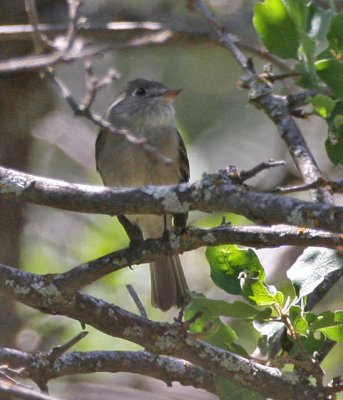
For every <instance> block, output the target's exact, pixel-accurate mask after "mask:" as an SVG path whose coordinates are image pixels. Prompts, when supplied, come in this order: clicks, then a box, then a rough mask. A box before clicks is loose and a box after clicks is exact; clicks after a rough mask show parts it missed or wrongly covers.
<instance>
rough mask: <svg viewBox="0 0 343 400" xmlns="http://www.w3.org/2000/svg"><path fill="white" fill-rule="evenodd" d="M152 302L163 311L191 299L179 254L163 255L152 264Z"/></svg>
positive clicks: (183, 304) (179, 305) (184, 303)
mask: <svg viewBox="0 0 343 400" xmlns="http://www.w3.org/2000/svg"><path fill="white" fill-rule="evenodd" d="M150 276H151V303H152V305H153V306H154V307H157V308H159V309H161V310H162V311H166V310H169V308H171V307H173V306H177V307H182V306H185V305H186V304H187V302H188V301H189V293H188V285H187V281H186V278H185V275H184V273H183V270H182V265H181V262H180V258H179V256H178V255H172V256H167V255H165V256H162V257H161V258H160V259H158V260H156V261H154V262H153V263H151V264H150Z"/></svg>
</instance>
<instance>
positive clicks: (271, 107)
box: [190, 0, 333, 204]
mask: <svg viewBox="0 0 343 400" xmlns="http://www.w3.org/2000/svg"><path fill="white" fill-rule="evenodd" d="M190 3H191V4H192V5H193V7H194V9H195V10H197V11H198V12H199V13H200V14H201V15H202V16H203V17H204V18H205V19H206V21H207V22H208V25H209V27H210V28H211V33H212V34H213V36H214V38H215V40H216V41H218V42H219V43H221V44H223V45H224V46H225V47H226V48H227V49H228V50H229V51H230V52H231V54H232V55H233V57H234V58H235V60H236V61H237V63H238V64H239V65H240V67H241V68H242V70H243V72H244V76H243V78H242V81H243V82H244V86H245V87H247V88H248V89H249V99H250V101H251V102H252V103H253V104H254V105H255V106H256V107H257V108H258V109H262V110H263V111H264V112H265V113H266V115H267V116H268V117H269V118H270V119H271V120H272V121H273V122H274V124H275V125H276V127H277V129H278V131H279V133H280V136H281V138H282V139H283V140H284V141H285V143H286V144H287V146H288V151H289V152H290V154H291V156H292V158H293V160H294V162H295V164H296V166H297V168H298V169H299V171H300V173H301V175H302V177H303V179H304V181H305V183H312V182H313V181H317V180H319V179H321V178H322V173H321V171H320V169H319V167H318V165H317V163H316V160H315V159H314V157H313V155H312V153H311V151H310V149H309V147H308V146H307V143H306V141H305V139H304V137H303V135H302V133H301V132H300V129H299V128H298V126H297V125H296V123H295V121H294V119H293V118H292V116H291V113H290V109H289V106H288V102H286V101H285V100H284V99H283V98H282V97H280V96H277V95H275V94H273V93H272V90H271V87H270V84H269V83H268V82H266V81H264V80H262V79H259V76H258V74H257V73H256V72H255V70H254V66H253V63H252V60H251V59H249V58H247V57H246V56H245V55H244V54H243V53H242V52H241V50H240V49H239V48H238V46H237V45H236V44H235V41H234V38H233V36H232V35H231V34H230V33H229V32H227V31H226V29H225V28H224V26H223V25H222V24H221V23H220V22H219V20H218V19H217V17H216V16H215V15H214V14H213V12H212V11H211V10H210V9H209V8H208V6H207V5H206V4H205V2H204V1H203V0H191V1H190ZM313 198H314V200H315V201H317V202H325V203H328V204H333V199H332V195H331V193H330V191H328V190H327V189H326V188H321V187H320V188H316V189H314V190H313Z"/></svg>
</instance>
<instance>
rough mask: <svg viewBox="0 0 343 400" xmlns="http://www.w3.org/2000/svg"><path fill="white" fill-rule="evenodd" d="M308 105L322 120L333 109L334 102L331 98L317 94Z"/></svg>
mask: <svg viewBox="0 0 343 400" xmlns="http://www.w3.org/2000/svg"><path fill="white" fill-rule="evenodd" d="M310 103H311V104H312V106H313V108H314V111H315V112H316V114H317V115H319V116H320V117H323V118H328V116H329V115H330V113H331V111H332V110H333V108H334V107H335V104H336V101H335V100H333V99H332V98H331V97H328V96H324V95H323V94H317V95H316V96H315V97H313V98H312V99H311V100H310Z"/></svg>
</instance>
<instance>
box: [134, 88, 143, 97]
mask: <svg viewBox="0 0 343 400" xmlns="http://www.w3.org/2000/svg"><path fill="white" fill-rule="evenodd" d="M145 93H146V91H145V89H143V88H138V89H136V90H135V91H134V92H133V95H134V96H144V95H145Z"/></svg>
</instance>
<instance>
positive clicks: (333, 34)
mask: <svg viewBox="0 0 343 400" xmlns="http://www.w3.org/2000/svg"><path fill="white" fill-rule="evenodd" d="M327 38H328V40H329V47H330V49H333V50H335V51H336V52H337V53H338V54H342V53H343V12H340V13H339V14H337V15H336V16H335V17H334V19H333V20H332V24H331V27H330V30H329V33H328V36H327Z"/></svg>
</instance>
